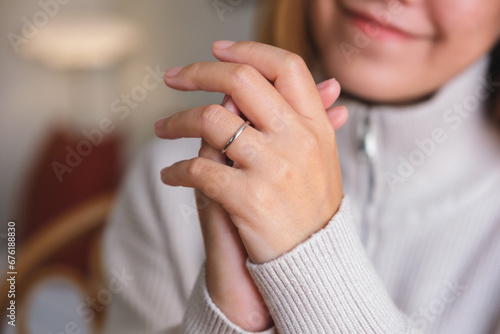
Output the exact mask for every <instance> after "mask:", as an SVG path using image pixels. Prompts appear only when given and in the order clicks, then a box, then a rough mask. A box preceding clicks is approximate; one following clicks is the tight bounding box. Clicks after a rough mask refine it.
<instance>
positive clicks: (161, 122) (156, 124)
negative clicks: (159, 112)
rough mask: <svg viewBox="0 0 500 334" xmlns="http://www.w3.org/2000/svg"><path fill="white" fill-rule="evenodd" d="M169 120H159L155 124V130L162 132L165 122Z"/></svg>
mask: <svg viewBox="0 0 500 334" xmlns="http://www.w3.org/2000/svg"><path fill="white" fill-rule="evenodd" d="M166 120H167V119H166V118H162V119H159V120H157V121H156V122H155V130H157V131H158V130H160V129H161V128H163V125H164V124H165V121H166Z"/></svg>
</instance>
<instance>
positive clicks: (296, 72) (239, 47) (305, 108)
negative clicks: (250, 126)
mask: <svg viewBox="0 0 500 334" xmlns="http://www.w3.org/2000/svg"><path fill="white" fill-rule="evenodd" d="M231 43H232V42H230V41H219V42H215V43H214V44H213V50H212V51H213V54H214V56H215V57H216V58H217V59H219V60H221V61H224V62H231V63H239V64H248V65H250V66H252V67H254V68H256V69H257V70H258V71H259V72H260V73H261V74H262V75H263V76H264V77H266V78H267V79H268V80H269V81H271V82H273V83H274V87H276V90H277V91H278V92H279V93H280V94H281V95H282V96H283V98H284V99H285V100H286V101H287V102H288V103H289V104H290V106H291V107H292V108H293V109H294V110H295V111H297V112H299V113H300V114H302V115H303V116H306V117H309V118H313V117H315V116H317V115H319V114H318V112H323V111H324V108H321V106H322V104H321V98H320V97H319V94H318V91H317V88H316V84H315V82H314V79H313V77H312V75H311V73H310V71H309V69H308V68H307V65H306V63H305V62H304V60H303V59H302V58H301V57H300V56H298V55H296V54H294V53H292V52H289V51H286V50H283V49H280V48H277V47H275V46H270V45H266V44H262V43H257V42H237V43H233V44H231Z"/></svg>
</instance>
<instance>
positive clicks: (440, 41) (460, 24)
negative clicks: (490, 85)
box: [309, 0, 500, 103]
mask: <svg viewBox="0 0 500 334" xmlns="http://www.w3.org/2000/svg"><path fill="white" fill-rule="evenodd" d="M309 1H310V2H309V3H310V6H311V7H310V24H311V30H312V33H313V38H314V39H315V42H316V45H317V47H318V49H319V51H320V54H321V58H322V62H323V66H324V70H325V71H326V73H328V74H329V76H331V77H335V78H336V79H337V80H338V81H339V82H340V83H341V85H342V88H343V91H344V92H347V93H348V94H351V95H354V96H357V97H359V98H362V99H365V100H369V101H372V102H384V103H405V102H411V101H413V100H416V99H419V98H422V97H425V96H427V95H429V94H431V93H433V92H435V91H436V90H437V89H438V88H439V87H440V86H441V85H443V84H444V83H446V82H447V81H448V80H450V79H452V78H453V77H454V76H455V75H457V74H458V73H459V72H461V71H462V70H464V69H465V68H467V67H468V66H470V65H471V64H472V63H474V62H475V61H476V60H478V59H479V58H480V57H481V56H482V55H484V54H486V53H487V52H488V51H489V50H490V49H491V47H493V45H494V44H495V43H496V41H497V40H498V38H499V36H500V1H499V0H406V1H403V0H309Z"/></svg>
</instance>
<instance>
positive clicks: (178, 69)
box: [165, 66, 183, 78]
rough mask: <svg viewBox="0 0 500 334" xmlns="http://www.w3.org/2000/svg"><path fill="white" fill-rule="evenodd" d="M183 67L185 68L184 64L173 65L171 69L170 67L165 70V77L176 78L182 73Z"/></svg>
mask: <svg viewBox="0 0 500 334" xmlns="http://www.w3.org/2000/svg"><path fill="white" fill-rule="evenodd" d="M182 69H183V67H182V66H178V67H173V68H171V69H168V70H167V72H165V77H167V78H175V77H176V76H178V75H179V73H181V71H182Z"/></svg>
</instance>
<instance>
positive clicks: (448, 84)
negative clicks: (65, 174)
mask: <svg viewBox="0 0 500 334" xmlns="http://www.w3.org/2000/svg"><path fill="white" fill-rule="evenodd" d="M266 5H267V6H266V9H265V10H264V12H265V13H266V14H267V15H268V16H267V25H265V29H264V31H265V32H264V34H265V35H266V34H267V36H265V38H264V41H265V42H267V43H268V44H273V45H275V46H270V45H267V44H259V43H254V42H238V43H234V42H229V41H219V42H216V43H214V47H213V53H214V55H215V56H216V57H217V58H218V59H219V60H220V62H214V63H196V64H192V65H189V66H186V67H182V68H173V69H170V70H168V71H167V72H166V75H165V82H166V84H167V85H168V86H169V87H171V88H174V89H179V90H200V89H201V90H205V91H217V92H223V93H225V94H226V98H225V100H224V102H223V103H222V106H201V107H198V108H194V109H191V110H187V111H181V112H179V113H177V114H175V115H173V116H171V117H169V118H166V119H162V120H160V121H158V122H157V123H156V125H155V131H156V134H157V135H158V137H160V138H162V139H178V138H187V137H190V138H194V139H183V140H181V141H170V140H163V141H159V142H156V143H155V144H154V145H152V146H151V148H150V149H149V150H147V151H146V152H144V156H142V158H141V159H139V161H138V162H137V163H136V165H135V167H134V168H133V169H132V171H131V175H130V177H129V179H128V182H127V184H126V185H125V188H124V190H123V192H122V195H121V199H120V201H119V203H118V206H117V208H116V211H115V214H114V216H113V218H112V221H111V224H110V226H109V228H108V231H107V234H106V239H105V253H106V267H107V268H110V269H109V270H110V271H111V270H126V271H127V272H129V273H131V276H133V279H132V281H131V283H130V284H129V285H128V286H127V287H126V288H125V289H124V290H123V292H121V293H119V294H115V295H114V296H113V297H114V304H113V305H112V307H111V310H110V315H109V319H110V320H109V323H108V329H109V332H113V333H118V332H120V333H138V332H141V333H142V332H148V333H149V332H165V331H166V330H167V329H168V328H170V331H171V332H178V333H248V332H262V333H276V332H279V333H423V332H425V333H500V321H499V319H500V225H499V223H500V194H499V192H498V188H499V186H500V175H499V172H500V169H499V167H500V135H499V133H500V132H499V130H498V125H495V124H494V121H493V120H494V117H495V116H494V112H495V111H496V110H497V109H498V108H496V106H495V104H494V103H492V101H493V102H494V100H495V96H496V95H495V94H496V91H497V87H498V86H499V84H498V82H497V81H496V79H495V77H494V76H492V74H494V73H495V72H496V66H497V65H498V64H497V62H498V61H499V59H498V57H497V56H496V55H495V53H494V52H492V51H491V50H492V49H493V47H494V46H495V44H496V43H497V41H498V40H499V37H500V2H498V1H496V0H480V1H478V0H454V1H450V0H434V1H431V0H413V1H412V0H407V1H403V0H400V1H385V0H370V1H368V0H351V1H346V0H311V1H305V0H302V1H300V0H296V1H291V0H288V1H287V0H282V1H267V4H266ZM285 50H287V51H285ZM304 60H305V61H306V62H304ZM306 63H307V65H309V66H306ZM311 71H312V72H313V73H314V76H315V77H316V79H317V81H322V80H323V79H325V78H332V77H335V78H336V80H334V79H330V80H326V81H323V82H322V83H321V84H319V85H316V84H315V81H314V80H313V75H312V74H311ZM339 83H340V85H341V86H342V90H343V94H342V96H341V97H340V98H339V100H338V101H337V102H336V106H334V107H332V108H329V107H330V105H332V103H333V102H334V101H335V100H336V99H337V97H338V95H339V92H340V85H339ZM342 105H345V106H346V107H347V109H348V110H349V120H348V121H347V122H346V124H345V125H343V124H344V123H345V121H346V118H347V111H346V109H345V107H342ZM247 120H248V123H246V121H247ZM247 125H251V126H247ZM342 125H343V126H342ZM341 126H342V128H340V127H341ZM339 128H340V129H339ZM199 138H202V139H203V140H202V146H201V149H199V152H198V148H199ZM221 150H222V151H224V152H221ZM196 155H199V156H198V157H196ZM195 157H196V158H195ZM165 167H168V168H165ZM160 170H161V180H162V181H163V183H165V184H167V185H170V186H182V187H184V188H173V187H166V186H162V185H161V184H160V181H159V176H158V173H159V172H160ZM190 188H195V189H197V190H196V202H195V200H194V196H193V192H192V190H190ZM196 209H197V210H198V213H199V221H200V222H201V230H202V232H203V233H202V236H201V235H200V234H199V233H198V226H197V223H196V222H197V217H196ZM202 239H203V241H204V249H203V248H202V246H201V240H202ZM205 256H206V260H205ZM200 268H201V270H200ZM198 273H199V275H198ZM195 280H196V282H195ZM193 285H194V289H193ZM191 290H192V292H191ZM189 295H190V297H189ZM117 319H120V320H119V322H118V321H117ZM181 319H182V321H181ZM175 325H179V326H178V327H175Z"/></svg>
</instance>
